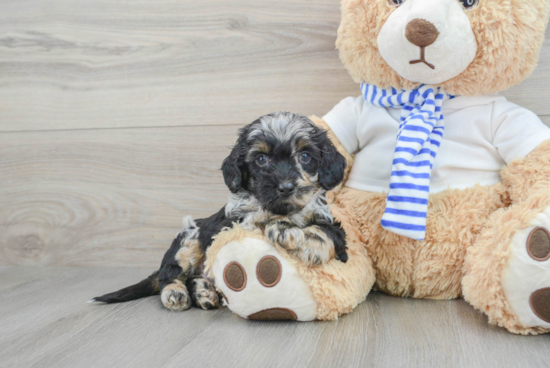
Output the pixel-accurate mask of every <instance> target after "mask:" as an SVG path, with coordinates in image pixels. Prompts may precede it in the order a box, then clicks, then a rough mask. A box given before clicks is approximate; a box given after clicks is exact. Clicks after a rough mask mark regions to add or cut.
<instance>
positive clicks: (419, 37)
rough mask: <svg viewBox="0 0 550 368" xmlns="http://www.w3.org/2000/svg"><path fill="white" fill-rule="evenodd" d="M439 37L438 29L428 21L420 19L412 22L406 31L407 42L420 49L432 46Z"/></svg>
mask: <svg viewBox="0 0 550 368" xmlns="http://www.w3.org/2000/svg"><path fill="white" fill-rule="evenodd" d="M438 36H439V31H438V30H437V28H435V26H434V25H433V24H432V23H430V22H428V21H427V20H424V19H420V18H418V19H413V20H411V21H410V22H409V24H407V28H406V29H405V37H407V40H409V41H410V43H412V44H413V45H416V46H419V47H426V46H430V45H431V44H432V43H434V42H435V40H437V37H438Z"/></svg>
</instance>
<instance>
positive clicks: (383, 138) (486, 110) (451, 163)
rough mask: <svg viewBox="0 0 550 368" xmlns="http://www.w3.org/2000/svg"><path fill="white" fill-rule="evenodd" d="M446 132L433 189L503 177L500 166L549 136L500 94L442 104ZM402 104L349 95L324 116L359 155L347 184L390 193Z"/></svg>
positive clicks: (536, 121) (534, 118)
mask: <svg viewBox="0 0 550 368" xmlns="http://www.w3.org/2000/svg"><path fill="white" fill-rule="evenodd" d="M442 112H443V115H444V117H445V133H444V136H443V139H442V140H441V147H440V148H439V151H438V153H437V156H436V158H435V162H434V167H433V169H432V178H431V184H430V192H432V193H436V192H440V191H442V190H446V189H448V188H459V189H465V188H469V187H472V186H474V185H476V184H481V185H492V184H495V183H498V182H499V181H500V170H501V169H502V167H503V166H504V165H506V164H508V163H510V162H511V161H513V160H516V159H520V158H523V157H525V156H527V155H528V154H529V153H530V152H531V151H532V150H534V149H535V148H537V146H538V145H539V144H541V143H542V142H544V141H546V140H549V139H550V128H548V127H547V126H546V125H544V124H543V123H542V121H541V120H540V119H539V117H538V116H537V115H535V114H534V113H533V112H531V111H529V110H527V109H524V108H522V107H520V106H518V105H516V104H513V103H511V102H508V101H507V100H506V98H504V97H502V96H498V95H482V96H475V97H470V96H461V97H457V98H454V99H452V100H447V101H445V102H443V108H442ZM400 116H401V109H400V108H384V107H378V106H374V105H372V104H371V103H369V102H367V101H366V100H365V98H364V97H363V96H359V97H357V98H353V97H348V98H345V99H344V100H342V101H341V102H340V103H338V105H336V106H335V107H334V108H333V109H332V110H331V111H330V112H329V113H328V114H326V115H325V116H324V117H323V120H325V122H326V123H327V124H328V125H329V126H330V128H331V129H332V131H333V132H334V134H335V135H336V136H337V137H338V139H339V140H340V142H341V143H342V144H343V145H344V147H345V148H346V150H347V151H348V152H349V153H351V154H355V163H354V164H353V167H352V169H351V173H350V176H349V178H348V181H347V182H346V186H348V187H352V188H355V189H360V190H365V191H369V192H387V191H388V187H389V182H390V174H391V167H392V160H393V154H394V149H395V139H396V136H397V132H398V128H399V118H400Z"/></svg>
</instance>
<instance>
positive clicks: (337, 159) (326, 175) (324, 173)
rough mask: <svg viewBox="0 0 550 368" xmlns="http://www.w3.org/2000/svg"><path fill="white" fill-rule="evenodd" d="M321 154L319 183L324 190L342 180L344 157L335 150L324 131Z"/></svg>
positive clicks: (344, 164)
mask: <svg viewBox="0 0 550 368" xmlns="http://www.w3.org/2000/svg"><path fill="white" fill-rule="evenodd" d="M321 155H322V156H321V157H322V159H321V165H320V168H319V185H321V187H322V188H323V189H325V190H331V189H333V188H334V187H336V186H337V185H338V184H340V183H341V182H342V180H344V172H345V170H346V159H345V158H344V156H342V155H341V154H340V152H338V151H337V150H336V147H334V145H333V144H332V142H331V141H330V139H329V138H328V136H327V134H326V132H325V134H324V135H323V142H322V143H321Z"/></svg>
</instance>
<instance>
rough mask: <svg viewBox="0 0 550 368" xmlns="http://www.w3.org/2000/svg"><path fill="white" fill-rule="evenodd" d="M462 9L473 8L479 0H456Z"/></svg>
mask: <svg viewBox="0 0 550 368" xmlns="http://www.w3.org/2000/svg"><path fill="white" fill-rule="evenodd" d="M458 1H459V2H460V3H461V4H462V7H463V8H464V9H473V8H475V7H476V6H477V5H478V4H479V0H458Z"/></svg>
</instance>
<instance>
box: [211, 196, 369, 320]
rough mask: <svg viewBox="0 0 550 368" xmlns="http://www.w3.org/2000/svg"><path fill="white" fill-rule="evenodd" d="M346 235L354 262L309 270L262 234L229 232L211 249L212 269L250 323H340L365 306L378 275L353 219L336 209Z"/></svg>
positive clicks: (229, 303)
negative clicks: (343, 318)
mask: <svg viewBox="0 0 550 368" xmlns="http://www.w3.org/2000/svg"><path fill="white" fill-rule="evenodd" d="M331 209H332V212H333V214H334V216H335V218H336V219H338V220H339V221H341V222H342V226H343V227H344V230H345V231H346V235H347V237H346V242H347V246H348V250H347V252H348V261H347V262H346V263H342V262H340V261H338V260H335V259H332V260H330V261H329V262H327V263H324V264H321V265H319V266H315V267H308V266H306V265H305V264H304V263H303V262H301V261H300V260H299V259H297V258H296V257H294V256H292V255H291V254H289V253H288V252H287V251H286V250H285V249H283V248H281V247H280V246H277V245H273V244H271V243H270V242H269V241H268V239H267V238H266V237H265V236H264V234H263V233H262V231H261V230H259V229H256V230H244V229H242V228H240V227H239V226H238V225H234V227H233V229H231V230H227V231H223V232H222V233H220V234H219V235H218V236H217V237H216V240H215V241H214V243H213V244H212V246H211V247H210V248H209V249H208V252H207V259H206V264H205V266H206V269H207V271H208V272H209V275H210V276H211V277H213V278H214V279H215V281H216V287H217V288H219V289H220V290H221V292H222V293H223V295H224V299H225V302H226V304H227V306H228V307H229V309H231V310H232V311H233V312H235V313H236V314H238V315H240V316H242V317H244V318H248V319H295V320H299V321H311V320H315V319H319V320H334V319H337V318H338V316H340V315H342V314H344V313H349V312H351V311H352V310H353V308H355V307H356V306H357V305H358V304H359V303H361V302H362V301H363V300H364V299H365V298H366V296H367V294H368V293H369V291H370V290H371V288H372V285H373V283H374V277H375V272H374V269H373V266H372V262H371V260H370V257H369V256H368V254H367V250H366V247H365V245H364V244H363V243H362V242H361V240H360V238H359V232H358V230H357V228H356V227H354V226H351V225H350V222H349V221H348V219H350V218H353V216H350V215H349V214H347V213H345V210H343V209H341V208H338V207H336V206H334V207H333V208H331Z"/></svg>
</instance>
